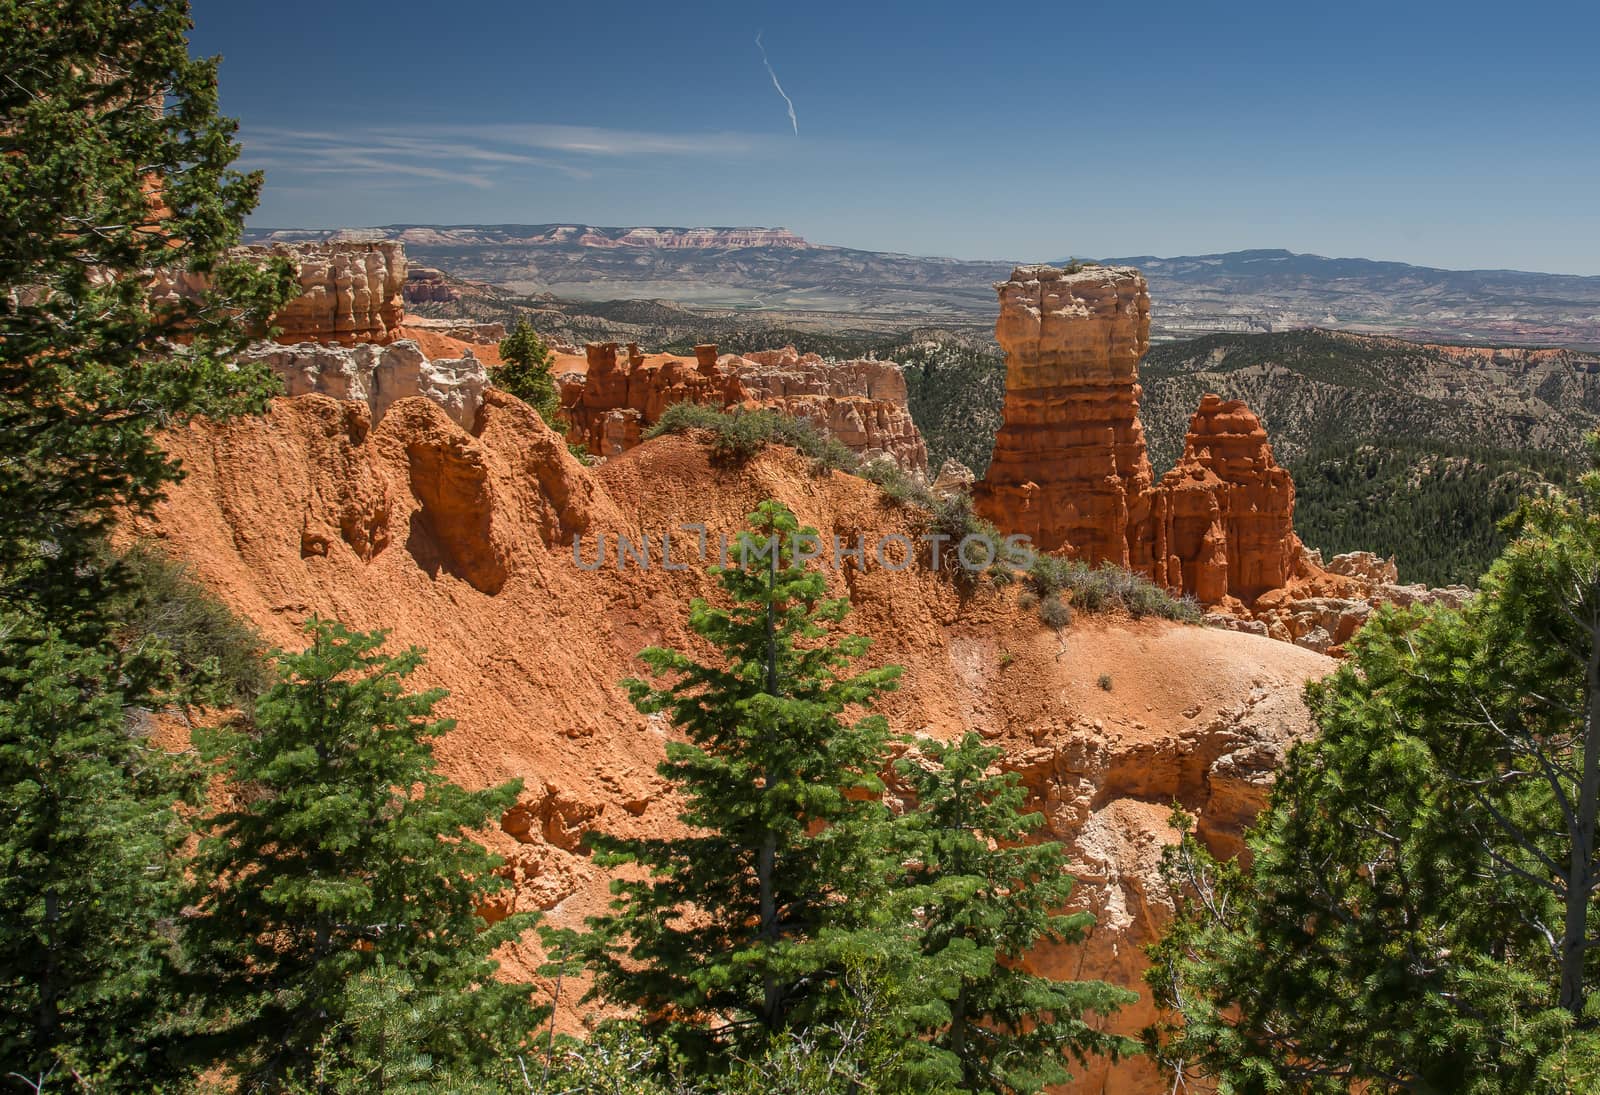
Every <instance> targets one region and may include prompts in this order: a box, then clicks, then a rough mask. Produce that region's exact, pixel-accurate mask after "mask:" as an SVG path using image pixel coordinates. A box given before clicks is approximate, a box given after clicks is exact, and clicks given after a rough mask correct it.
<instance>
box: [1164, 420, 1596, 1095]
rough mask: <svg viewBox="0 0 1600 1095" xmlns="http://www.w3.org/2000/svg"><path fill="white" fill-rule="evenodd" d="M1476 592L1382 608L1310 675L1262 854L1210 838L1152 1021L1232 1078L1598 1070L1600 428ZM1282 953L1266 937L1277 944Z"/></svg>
mask: <svg viewBox="0 0 1600 1095" xmlns="http://www.w3.org/2000/svg"><path fill="white" fill-rule="evenodd" d="M1595 460H1596V469H1597V470H1594V471H1590V472H1589V473H1587V474H1585V475H1584V476H1582V477H1581V479H1580V480H1579V482H1578V483H1577V485H1576V487H1575V489H1574V491H1573V492H1572V493H1571V494H1565V493H1562V494H1556V495H1553V496H1551V497H1548V498H1541V499H1535V500H1532V501H1530V502H1528V503H1527V504H1526V505H1525V506H1524V508H1523V510H1522V512H1521V515H1520V517H1519V518H1518V523H1517V526H1516V533H1517V535H1516V539H1515V540H1514V541H1513V542H1512V543H1511V544H1510V546H1509V547H1508V548H1507V549H1506V551H1505V552H1504V553H1503V554H1502V556H1501V558H1500V559H1499V560H1498V561H1497V562H1496V563H1495V565H1494V566H1493V567H1492V568H1491V569H1490V571H1489V573H1488V575H1487V576H1486V577H1485V578H1484V580H1483V583H1482V592H1481V594H1480V596H1479V597H1478V598H1477V599H1476V600H1475V601H1474V602H1472V603H1471V604H1470V605H1469V606H1467V607H1466V608H1465V609H1464V610H1463V611H1461V612H1460V613H1454V612H1446V611H1432V612H1405V613H1397V612H1384V613H1382V614H1380V615H1379V616H1378V617H1377V618H1376V619H1375V620H1374V621H1373V622H1370V623H1369V624H1368V625H1367V626H1366V627H1365V628H1364V629H1363V630H1362V631H1361V633H1360V634H1359V635H1358V636H1357V638H1356V639H1355V640H1354V642H1353V643H1352V644H1351V647H1350V650H1351V656H1350V658H1349V659H1348V660H1347V661H1346V663H1345V664H1344V665H1343V666H1342V667H1341V668H1340V669H1339V671H1338V672H1336V673H1335V674H1334V675H1333V676H1331V677H1329V678H1328V679H1327V680H1325V681H1323V682H1320V683H1318V684H1316V685H1314V686H1312V687H1311V689H1310V690H1309V693H1308V695H1309V697H1310V701H1311V706H1312V711H1313V713H1314V715H1315V716H1316V718H1317V723H1318V726H1319V729H1320V736H1319V737H1318V738H1317V739H1316V740H1315V741H1314V742H1311V743H1307V744H1305V745H1302V746H1300V747H1297V748H1296V749H1295V750H1294V752H1293V753H1292V754H1291V757H1290V761H1289V764H1288V767H1287V769H1286V770H1285V771H1284V772H1283V773H1282V774H1281V776H1280V778H1279V781H1278V784H1277V787H1276V789H1275V791H1274V793H1273V796H1272V800H1271V804H1270V808H1269V810H1268V812H1267V813H1266V814H1265V815H1264V816H1263V818H1262V820H1261V822H1260V824H1259V826H1258V828H1257V830H1256V832H1255V833H1254V834H1253V836H1252V838H1251V849H1252V852H1253V855H1254V860H1253V863H1252V865H1251V867H1250V869H1249V870H1248V871H1246V870H1243V869H1242V868H1240V867H1238V866H1236V865H1219V864H1216V863H1215V862H1213V861H1212V860H1211V859H1210V858H1209V857H1208V856H1207V855H1205V853H1204V849H1203V848H1201V847H1200V846H1199V845H1198V843H1197V842H1196V841H1195V840H1194V838H1193V837H1192V836H1191V837H1189V838H1188V839H1187V840H1185V841H1184V843H1183V844H1182V845H1180V846H1179V848H1178V849H1177V850H1176V851H1175V852H1174V853H1173V856H1172V860H1171V862H1170V863H1169V880H1170V881H1171V882H1172V883H1173V884H1174V886H1175V887H1177V888H1178V890H1179V892H1180V893H1181V895H1182V898H1181V903H1180V908H1179V916H1178V918H1177V920H1176V922H1175V925H1174V928H1173V930H1172V931H1171V932H1170V933H1169V934H1168V936H1167V937H1166V938H1165V939H1164V940H1163V941H1162V942H1161V943H1160V944H1159V945H1158V946H1157V948H1156V949H1155V950H1154V951H1153V952H1152V957H1153V958H1154V964H1153V967H1152V971H1151V979H1152V980H1151V983H1152V985H1153V986H1154V988H1155V989H1156V993H1157V999H1158V1002H1159V1003H1161V1004H1163V1005H1165V1006H1167V1007H1170V1008H1172V1009H1174V1011H1175V1012H1176V1014H1177V1015H1178V1016H1179V1017H1180V1018H1181V1023H1178V1022H1175V1023H1172V1024H1167V1025H1164V1026H1162V1027H1158V1028H1157V1029H1155V1030H1153V1031H1152V1032H1151V1034H1150V1041H1151V1043H1152V1045H1153V1046H1154V1047H1155V1050H1156V1052H1157V1053H1158V1054H1160V1055H1161V1056H1162V1058H1163V1059H1164V1060H1165V1061H1166V1062H1167V1063H1168V1065H1169V1066H1170V1067H1172V1068H1173V1069H1174V1070H1175V1071H1178V1070H1181V1071H1184V1072H1187V1073H1189V1074H1192V1075H1201V1076H1208V1077H1211V1078H1215V1079H1220V1080H1221V1081H1223V1082H1224V1083H1225V1084H1226V1085H1228V1089H1229V1090H1235V1091H1241V1092H1248V1091H1276V1090H1306V1091H1329V1092H1332V1091H1344V1090H1347V1089H1348V1088H1349V1086H1350V1085H1352V1084H1360V1085H1363V1086H1365V1087H1366V1088H1367V1089H1368V1090H1378V1091H1428V1092H1457V1091H1460V1092H1498V1091H1551V1092H1566V1091H1579V1090H1589V1089H1590V1088H1589V1087H1588V1086H1586V1085H1585V1084H1584V1083H1578V1082H1576V1079H1575V1078H1576V1077H1581V1076H1588V1077H1591V1078H1592V1077H1593V1076H1594V1062H1595V1046H1596V1036H1597V1033H1600V994H1597V993H1596V988H1597V987H1600V947H1597V945H1596V944H1597V943H1600V901H1597V899H1596V898H1597V882H1600V849H1597V839H1596V838H1597V835H1600V834H1597V822H1600V730H1597V729H1596V728H1595V727H1596V721H1597V719H1600V445H1597V447H1596V454H1595ZM1263 955H1271V960H1270V961H1263V960H1262V956H1263Z"/></svg>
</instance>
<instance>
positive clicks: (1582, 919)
mask: <svg viewBox="0 0 1600 1095" xmlns="http://www.w3.org/2000/svg"><path fill="white" fill-rule="evenodd" d="M1586 677H1587V679H1586V680H1585V682H1584V686H1585V689H1586V690H1587V693H1588V695H1587V697H1586V699H1587V701H1588V710H1587V713H1586V714H1585V717H1584V727H1583V743H1582V747H1581V756H1580V758H1579V765H1580V768H1579V773H1580V774H1579V782H1578V801H1577V803H1576V806H1577V811H1576V815H1575V816H1574V817H1573V818H1571V819H1570V822H1569V824H1570V826H1571V830H1570V832H1569V833H1568V836H1569V843H1570V845H1571V851H1570V857H1571V858H1570V861H1569V864H1570V865H1569V868H1568V874H1567V908H1566V920H1565V923H1564V924H1563V926H1562V931H1561V999H1560V1005H1561V1007H1562V1008H1564V1009H1565V1010H1566V1011H1568V1012H1569V1013H1571V1014H1572V1015H1573V1016H1574V1017H1578V1016H1581V1015H1582V1014H1583V1007H1584V1000H1585V997H1586V995H1587V994H1586V993H1585V991H1584V983H1583V973H1584V958H1585V956H1586V954H1587V953H1588V927H1589V925H1588V920H1589V905H1590V903H1591V901H1592V900H1593V895H1594V884H1595V877H1594V875H1595V861H1594V846H1595V825H1596V820H1597V816H1600V628H1597V629H1596V630H1594V631H1591V632H1590V652H1589V666H1588V672H1587V674H1586Z"/></svg>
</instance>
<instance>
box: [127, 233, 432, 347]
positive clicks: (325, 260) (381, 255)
mask: <svg viewBox="0 0 1600 1095" xmlns="http://www.w3.org/2000/svg"><path fill="white" fill-rule="evenodd" d="M230 257H233V258H241V257H242V258H247V259H251V260H254V261H258V262H263V261H266V260H268V259H274V258H284V259H288V260H289V264H290V265H291V266H292V267H293V268H294V272H295V278H296V280H297V281H298V282H299V285H300V293H299V295H298V296H296V297H295V298H294V299H293V300H291V301H289V303H287V304H285V305H284V306H283V309H282V310H281V311H280V312H278V313H277V314H276V315H275V316H273V317H272V326H274V327H277V328H279V330H280V333H279V334H278V336H277V338H276V341H278V342H281V343H285V344H296V343H301V342H320V343H322V344H324V345H330V346H331V345H338V346H356V345H360V344H362V343H369V342H375V343H380V344H381V343H389V342H393V341H394V340H395V339H397V338H399V337H400V325H401V324H402V323H404V322H405V314H406V307H405V299H404V291H405V285H406V253H405V248H404V247H403V246H402V245H401V244H399V243H395V242H393V241H377V242H361V241H350V240H341V241H338V242H334V243H293V244H288V243H275V244H272V245H270V246H249V247H236V248H234V249H233V251H232V252H231V253H230ZM152 278H153V281H154V285H153V286H152V289H153V293H154V296H155V299H156V300H157V301H160V300H161V299H162V298H163V297H193V296H195V295H197V294H199V293H202V292H204V291H205V290H206V288H207V287H208V285H209V284H210V278H209V277H208V276H207V275H205V274H191V273H188V272H186V271H171V270H162V271H156V272H154V273H153V274H152Z"/></svg>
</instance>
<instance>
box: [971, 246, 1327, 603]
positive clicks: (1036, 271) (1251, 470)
mask: <svg viewBox="0 0 1600 1095" xmlns="http://www.w3.org/2000/svg"><path fill="white" fill-rule="evenodd" d="M995 288H996V290H997V291H998V293H999V296H1000V318H999V319H998V320H997V321H996V323H995V337H996V338H997V339H998V340H999V342H1000V346H1001V348H1002V349H1003V350H1004V351H1005V354H1006V398H1005V417H1004V425H1002V426H1001V428H1000V432H999V434H998V436H997V437H996V438H995V447H994V459H993V461H992V462H991V463H990V465H989V471H988V473H987V474H986V476H985V477H984V480H983V481H982V482H981V483H979V484H978V486H977V489H976V491H975V493H974V499H975V501H976V503H977V507H978V510H979V512H980V513H982V514H984V516H986V517H988V518H989V519H991V520H993V521H994V522H995V523H996V524H997V525H999V526H1000V527H1001V528H1002V529H1004V530H1005V531H1007V532H1016V533H1023V534H1025V535H1027V536H1029V537H1030V538H1031V539H1032V541H1033V544H1034V546H1035V547H1036V548H1038V549H1041V550H1044V551H1059V552H1062V553H1064V554H1067V555H1069V556H1071V557H1073V558H1078V559H1083V560H1086V561H1087V562H1090V563H1096V564H1098V563H1113V564H1115V565H1117V566H1121V567H1126V568H1128V569H1130V570H1134V571H1137V572H1139V573H1141V574H1144V575H1145V576H1147V577H1149V578H1150V579H1151V580H1152V581H1155V582H1157V583H1158V584H1160V585H1163V586H1165V587H1167V588H1169V589H1171V590H1174V591H1176V592H1179V593H1184V594H1188V595H1191V596H1193V597H1195V598H1197V599H1198V600H1200V601H1201V602H1203V603H1206V604H1222V603H1229V602H1249V601H1253V600H1254V599H1255V598H1256V597H1258V596H1259V595H1261V594H1262V593H1264V592H1266V591H1267V590H1270V589H1277V588H1280V587H1282V586H1283V585H1284V584H1285V583H1286V582H1287V581H1288V580H1289V579H1290V578H1291V577H1292V576H1294V575H1295V573H1296V568H1297V566H1298V565H1299V560H1300V558H1301V552H1300V543H1299V541H1298V540H1297V539H1296V538H1295V535H1294V522H1293V516H1294V484H1293V483H1292V482H1291V481H1290V478H1289V473H1288V472H1287V471H1286V470H1285V469H1283V468H1282V467H1280V466H1278V464H1277V462H1276V461H1275V460H1274V459H1273V457H1272V448H1271V446H1270V445H1269V444H1268V443H1267V434H1266V431H1265V430H1264V429H1262V427H1261V422H1260V420H1259V419H1257V418H1256V416H1255V415H1254V414H1253V413H1252V412H1251V411H1250V409H1249V408H1248V407H1246V406H1245V405H1244V404H1243V403H1238V402H1227V403H1225V402H1223V401H1222V400H1221V399H1219V398H1218V397H1217V396H1214V395H1208V396H1206V397H1205V399H1204V400H1203V401H1202V402H1201V405H1200V408H1199V410H1198V411H1197V412H1196V413H1195V415H1194V418H1193V419H1192V420H1191V421H1190V424H1189V435H1188V439H1187V443H1186V445H1185V450H1184V455H1183V459H1182V460H1180V461H1179V462H1178V464H1177V465H1176V466H1175V467H1174V468H1173V469H1172V470H1171V471H1169V472H1168V473H1167V474H1166V475H1165V476H1163V477H1162V479H1161V482H1160V483H1159V484H1158V483H1154V482H1153V478H1154V477H1153V475H1152V473H1151V469H1150V460H1149V457H1148V455H1147V453H1146V451H1145V440H1144V428H1143V426H1141V425H1140V422H1139V397H1140V394H1141V392H1140V388H1139V359H1140V358H1141V357H1143V356H1144V352H1145V350H1146V349H1148V348H1149V344H1150V339H1149V335H1150V294H1149V291H1148V289H1147V287H1146V285H1145V280H1144V278H1143V277H1142V276H1140V274H1139V272H1138V271H1137V270H1134V269H1132V268H1131V267H1111V266H1089V267H1085V268H1082V269H1067V270H1059V269H1056V268H1055V267H1051V266H1019V267H1018V268H1017V269H1016V270H1015V272H1013V274H1012V276H1011V280H1010V281H1006V282H1002V283H1000V284H999V285H997V286H996V287H995Z"/></svg>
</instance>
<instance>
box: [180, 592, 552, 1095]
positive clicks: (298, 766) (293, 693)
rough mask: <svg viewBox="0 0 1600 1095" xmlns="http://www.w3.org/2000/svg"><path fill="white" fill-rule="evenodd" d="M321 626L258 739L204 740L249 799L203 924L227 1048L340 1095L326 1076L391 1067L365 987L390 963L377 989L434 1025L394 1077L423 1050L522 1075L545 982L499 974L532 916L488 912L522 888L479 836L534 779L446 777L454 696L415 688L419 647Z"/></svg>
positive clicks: (223, 828) (198, 916) (271, 698)
mask: <svg viewBox="0 0 1600 1095" xmlns="http://www.w3.org/2000/svg"><path fill="white" fill-rule="evenodd" d="M307 631H308V633H309V634H310V635H311V640H312V641H311V645H310V647H309V648H307V649H306V650H305V651H304V652H303V653H300V654H284V655H281V656H280V657H279V659H278V667H279V678H280V679H279V681H278V683H277V684H276V685H275V686H274V687H273V688H272V689H271V690H270V691H268V692H267V693H266V694H265V695H264V696H263V697H262V698H261V700H260V701H259V702H258V703H257V705H256V711H255V720H254V724H253V726H251V727H248V728H245V729H232V730H223V731H219V732H216V733H213V734H210V735H207V736H205V737H204V738H203V739H202V746H203V748H204V749H205V751H206V752H207V753H208V755H210V756H213V757H219V758H220V759H221V768H220V772H221V774H222V775H223V776H225V777H226V778H227V780H228V782H229V785H230V786H232V787H234V788H236V791H235V792H234V793H235V796H236V804H235V805H232V806H231V807H229V808H226V809H223V810H222V811H220V812H219V813H217V814H216V815H215V816H213V817H211V818H210V819H209V822H208V825H207V829H208V835H207V836H206V837H205V839H204V841H203V842H202V844H201V847H200V850H199V854H198V858H197V860H196V867H197V876H198V877H199V878H200V879H203V880H205V884H204V885H203V888H202V892H201V893H200V894H199V895H198V898H197V901H196V906H197V911H196V913H195V915H194V916H193V917H192V918H191V919H190V920H189V922H188V937H189V943H190V947H191V949H192V950H193V952H194V953H195V955H196V959H197V963H198V966H199V969H198V972H199V973H201V974H202V975H205V976H206V977H207V978H208V980H209V984H210V985H211V988H210V994H211V995H212V997H213V999H214V1000H215V1001H216V1002H217V1003H219V1004H220V1005H222V1006H223V1007H224V1008H225V1013H224V1018H225V1020H226V1024H225V1030H224V1032H223V1033H222V1035H221V1036H219V1037H218V1038H217V1039H216V1041H215V1044H214V1045H213V1047H212V1049H213V1052H214V1053H216V1054H217V1055H219V1056H221V1057H222V1058H223V1060H224V1061H225V1062H226V1063H227V1064H228V1066H229V1067H230V1069H231V1070H232V1071H233V1072H234V1073H236V1074H237V1075H238V1077H239V1078H240V1080H241V1083H242V1084H243V1087H244V1088H245V1089H246V1090H269V1091H270V1090H284V1089H290V1088H292V1089H300V1088H306V1087H309V1088H312V1089H316V1090H333V1088H331V1087H327V1086H326V1085H322V1086H319V1085H318V1084H317V1083H315V1082H313V1079H314V1075H316V1074H324V1073H329V1072H330V1070H331V1071H333V1072H339V1071H341V1070H342V1072H343V1073H346V1074H347V1073H348V1071H349V1069H350V1068H351V1067H354V1066H355V1064H357V1063H359V1062H361V1061H363V1060H367V1059H369V1058H370V1057H371V1055H372V1054H373V1053H374V1050H373V1043H372V1037H373V1035H372V1033H371V1032H369V1031H367V1030H366V1029H365V1028H364V1026H363V1024H361V1023H357V1022H352V1014H351V1013H350V1011H349V1009H350V1008H351V1007H352V1006H354V1005H355V1004H359V1003H360V998H359V997H357V998H355V999H354V1001H353V1000H352V997H351V996H350V983H351V981H352V979H354V978H361V977H368V978H371V977H372V976H375V975H374V974H373V971H374V970H375V969H377V968H378V964H379V963H380V962H381V963H383V969H384V970H386V971H391V972H392V974H393V976H394V978H400V977H403V978H404V981H403V982H402V981H399V980H394V979H390V980H387V981H383V980H380V981H377V982H372V981H370V980H369V981H368V982H367V987H368V988H371V989H373V990H374V991H377V990H381V991H383V992H387V993H390V994H401V995H406V996H408V999H409V1000H410V1005H408V1006H416V1007H422V1008H425V1009H426V1010H427V1011H428V1014H429V1015H431V1017H432V1018H431V1019H430V1021H429V1022H428V1023H427V1026H426V1029H425V1030H414V1031H412V1033H411V1034H410V1035H409V1036H408V1037H407V1038H405V1039H400V1040H396V1041H395V1042H394V1043H393V1044H394V1045H395V1047H396V1053H398V1054H401V1059H397V1060H396V1061H394V1062H391V1066H390V1067H392V1068H396V1069H398V1070H400V1071H404V1070H405V1068H406V1067H410V1066H406V1065H405V1063H404V1062H405V1060H407V1059H411V1058H414V1057H415V1056H416V1055H418V1054H424V1053H425V1054H427V1055H428V1057H429V1059H430V1061H429V1067H432V1068H437V1069H441V1070H444V1069H451V1070H460V1069H463V1068H469V1067H470V1068H473V1069H477V1070H479V1071H482V1072H484V1073H486V1074H488V1073H492V1072H493V1071H494V1070H495V1069H497V1068H503V1067H507V1066H508V1064H509V1061H510V1055H511V1054H512V1053H513V1052H514V1051H515V1050H516V1049H517V1047H518V1046H519V1045H521V1044H522V1043H523V1042H524V1041H525V1040H526V1039H527V1038H529V1037H530V1036H531V1033H532V1032H533V1031H534V1029H535V1027H536V1024H537V1021H538V1018H539V1016H538V1014H537V1013H536V1012H535V1011H534V1009H533V1008H532V1006H531V1004H530V1003H529V998H528V994H529V991H530V987H529V986H527V985H522V984H505V983H501V982H499V981H497V980H496V978H495V976H494V972H495V968H496V963H495V962H494V961H493V960H492V959H491V957H490V953H491V952H492V951H493V950H494V948H495V947H497V946H498V945H500V944H501V943H503V942H505V941H507V940H509V939H512V938H515V937H516V935H517V934H519V933H520V932H521V931H522V930H523V929H524V928H525V927H527V926H528V923H529V918H527V917H525V916H515V917H511V918H509V919H507V920H504V921H502V922H500V923H498V924H496V925H495V926H494V927H492V928H489V927H488V926H487V925H486V924H485V923H484V921H483V919H482V918H481V917H480V916H479V915H478V911H477V910H478V909H479V907H480V906H481V905H482V904H483V903H484V901H485V900H486V898H488V897H489V896H490V895H491V894H493V893H494V892H496V891H497V890H499V889H500V888H501V887H502V886H504V885H505V883H504V882H503V880H501V879H499V878H498V877H496V876H495V874H494V871H495V868H496V867H497V866H499V863H500V861H499V859H498V858H497V857H495V856H493V855H491V854H489V853H488V852H487V851H485V850H484V849H483V848H482V847H481V846H480V845H478V844H477V843H475V842H474V841H473V840H472V839H471V837H470V834H471V832H472V831H473V830H476V829H480V828H482V827H483V826H485V825H486V824H489V823H491V821H492V820H493V819H495V818H498V817H499V816H500V814H501V813H503V812H504V811H505V810H506V809H507V808H508V807H509V806H510V805H511V803H512V802H513V801H514V800H515V799H516V796H517V793H518V791H519V789H520V783H519V782H515V781H514V782H511V783H507V784H504V785H502V786H499V787H494V788H490V789H488V790H484V791H466V790H464V789H462V788H461V787H458V786H456V785H455V784H453V783H451V782H449V781H448V780H446V779H445V778H444V777H443V776H441V775H439V774H438V772H437V771H435V768H434V759H433V749H432V745H431V743H430V739H432V738H437V737H439V736H440V735H441V734H444V733H445V732H446V731H448V730H449V729H450V727H451V725H452V723H451V722H450V721H449V720H439V719H434V718H432V717H431V715H432V711H433V707H434V705H435V704H436V703H437V702H438V700H439V699H440V698H441V697H442V695H443V693H442V692H440V691H430V692H421V693H409V692H407V691H406V689H405V684H406V678H407V677H408V676H409V675H410V674H411V673H412V672H413V671H414V670H415V669H416V668H417V666H418V665H419V664H420V663H421V655H420V653H419V652H418V651H416V650H408V651H406V652H404V653H402V654H399V655H394V656H389V655H385V654H382V653H380V652H379V647H380V646H381V645H382V643H383V635H382V634H381V633H372V634H362V633H353V632H350V631H347V630H345V629H344V628H343V627H342V626H340V625H339V624H337V623H331V622H327V621H322V620H315V619H314V620H313V621H312V622H311V623H310V624H309V625H308V626H307ZM419 994H421V995H419ZM368 1010H369V1011H370V1009H368ZM357 1014H358V1015H359V1014H361V1013H359V1012H358V1013H357ZM340 1062H342V1064H340ZM336 1064H339V1066H340V1067H339V1068H338V1069H335V1068H334V1066H335V1065H336ZM313 1066H315V1069H313Z"/></svg>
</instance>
